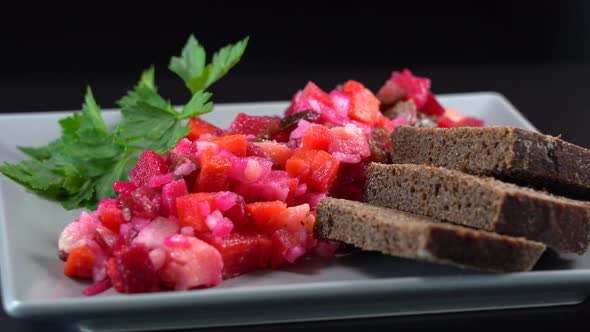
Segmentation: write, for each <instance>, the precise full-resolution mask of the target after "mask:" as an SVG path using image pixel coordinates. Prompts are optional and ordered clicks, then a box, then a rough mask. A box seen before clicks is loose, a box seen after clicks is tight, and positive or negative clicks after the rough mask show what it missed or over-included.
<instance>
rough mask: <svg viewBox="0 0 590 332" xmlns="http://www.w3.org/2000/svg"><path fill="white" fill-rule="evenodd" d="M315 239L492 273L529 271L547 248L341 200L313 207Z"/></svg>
mask: <svg viewBox="0 0 590 332" xmlns="http://www.w3.org/2000/svg"><path fill="white" fill-rule="evenodd" d="M316 211H317V218H316V223H315V227H314V233H315V235H316V236H317V237H318V238H321V239H330V240H337V241H342V242H345V243H348V244H352V245H355V246H357V247H359V248H361V249H364V250H373V251H379V252H382V253H384V254H389V255H393V256H399V257H405V258H413V259H418V260H425V261H429V262H434V263H441V264H450V265H455V266H460V267H462V268H471V269H477V270H486V271H496V272H515V271H528V270H530V269H532V268H533V266H534V265H535V263H536V262H537V261H538V259H539V257H541V254H542V253H543V251H544V250H545V245H543V244H542V243H539V242H533V241H528V240H526V239H524V238H517V237H510V236H504V235H498V234H494V233H489V232H485V231H478V230H474V229H470V228H466V227H462V226H457V225H452V224H447V223H441V222H437V221H435V220H434V219H431V218H428V217H424V216H420V215H416V214H410V213H407V212H402V211H399V210H393V209H386V208H382V207H377V206H373V205H369V204H366V203H361V202H355V201H349V200H344V199H335V198H325V199H323V200H322V201H321V202H320V204H319V205H318V207H317V210H316Z"/></svg>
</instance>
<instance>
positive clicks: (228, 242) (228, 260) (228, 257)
mask: <svg viewBox="0 0 590 332" xmlns="http://www.w3.org/2000/svg"><path fill="white" fill-rule="evenodd" d="M258 237H259V236H258V234H256V233H255V232H244V233H231V234H229V235H228V236H225V237H224V238H223V239H222V240H221V241H219V242H215V241H213V242H212V243H211V244H212V245H213V246H214V247H215V248H216V249H217V250H218V251H219V253H220V254H221V257H222V259H223V274H222V276H223V279H229V278H234V277H237V276H239V275H242V274H244V273H248V272H251V271H254V270H256V269H258V268H259V265H260V262H259V260H260V257H259V256H260V253H259V240H258Z"/></svg>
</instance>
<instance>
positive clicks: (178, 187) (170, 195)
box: [160, 179, 188, 216]
mask: <svg viewBox="0 0 590 332" xmlns="http://www.w3.org/2000/svg"><path fill="white" fill-rule="evenodd" d="M184 195H188V189H187V188H186V183H185V182H184V179H180V180H177V181H172V182H170V183H167V184H165V185H164V186H163V187H162V196H161V197H160V210H161V212H162V215H164V216H168V215H172V216H177V213H176V198H178V197H180V196H184Z"/></svg>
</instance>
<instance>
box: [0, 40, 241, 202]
mask: <svg viewBox="0 0 590 332" xmlns="http://www.w3.org/2000/svg"><path fill="white" fill-rule="evenodd" d="M247 43H248V38H246V39H244V40H242V41H240V42H239V43H237V44H235V45H228V46H226V47H224V48H222V49H221V50H220V51H219V52H218V53H216V54H215V55H214V56H213V59H212V63H210V64H207V65H205V60H206V54H205V50H204V49H203V47H202V46H201V45H200V44H199V42H198V41H197V39H196V38H194V36H191V37H190V38H189V40H188V42H187V44H186V45H185V46H184V48H183V50H182V52H181V55H180V57H173V58H172V59H171V61H170V70H172V71H173V72H175V73H176V74H178V76H180V77H181V78H182V79H183V80H184V81H185V83H186V85H187V86H188V87H189V88H190V89H191V91H192V92H193V95H192V97H191V99H190V100H189V101H188V103H186V105H184V107H182V109H181V111H180V112H178V111H177V110H176V109H174V107H172V104H171V103H170V101H168V100H166V99H164V98H163V97H162V96H160V95H159V94H158V90H157V87H156V84H155V70H154V67H153V66H152V67H150V68H149V69H147V70H146V71H144V72H143V73H142V75H141V78H140V80H139V82H138V83H137V85H136V86H135V88H134V89H133V90H131V91H129V92H128V93H127V95H125V96H124V97H123V98H121V99H120V100H119V101H118V102H117V103H118V105H119V106H120V107H121V121H120V122H119V124H118V125H117V126H116V127H115V130H114V132H111V131H110V130H109V129H108V128H107V126H106V124H105V122H104V119H103V118H102V115H101V111H100V107H99V105H98V104H97V103H96V100H95V99H94V95H93V94H92V90H91V89H90V88H87V90H86V95H85V97H84V104H83V106H82V111H81V112H76V113H74V114H72V115H71V116H68V117H66V118H64V119H61V120H59V125H60V126H61V131H62V135H61V137H59V138H58V139H56V140H54V141H52V142H49V143H48V144H47V145H45V146H41V147H18V148H19V149H20V151H22V152H23V153H25V154H26V155H28V156H29V157H31V158H32V159H30V160H24V161H21V162H19V163H16V164H13V163H8V162H4V163H2V164H0V173H2V174H4V175H5V176H7V177H8V178H10V179H12V180H14V181H15V182H17V183H19V184H21V185H23V186H25V187H26V188H28V189H29V190H31V191H33V192H35V193H37V194H39V195H40V196H42V197H45V198H48V199H51V200H55V201H59V202H61V204H62V206H63V207H64V208H66V209H74V208H80V207H86V208H88V209H95V208H96V206H97V204H98V201H99V199H101V198H107V197H113V196H114V194H115V193H114V191H113V189H112V184H113V183H114V182H115V181H128V180H129V178H128V173H129V172H130V170H131V169H132V168H133V166H134V165H135V164H136V163H137V160H138V158H139V156H140V155H141V153H142V152H143V151H144V150H145V149H151V150H153V151H155V152H157V153H161V154H162V153H166V152H168V151H169V150H170V149H172V148H173V147H174V146H175V145H176V144H177V143H178V141H179V140H180V139H181V138H183V137H185V136H186V135H187V134H188V133H189V127H188V125H187V120H188V119H190V118H192V117H196V116H199V115H201V114H204V113H207V112H211V111H212V110H213V104H212V103H211V102H210V99H211V94H210V93H208V92H205V91H203V90H204V89H206V88H207V87H209V86H210V85H211V84H213V83H214V82H215V81H217V80H218V79H219V78H220V77H222V76H223V75H225V74H226V73H227V72H228V71H229V70H230V69H231V68H232V67H233V66H234V65H235V64H236V63H237V62H238V60H239V59H240V58H241V56H242V54H243V53H244V50H245V48H246V45H247Z"/></svg>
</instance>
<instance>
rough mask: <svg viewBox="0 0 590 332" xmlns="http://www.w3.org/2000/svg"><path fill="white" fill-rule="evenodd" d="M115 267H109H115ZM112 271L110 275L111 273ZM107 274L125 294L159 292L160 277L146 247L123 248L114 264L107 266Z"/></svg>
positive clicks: (116, 256) (116, 255)
mask: <svg viewBox="0 0 590 332" xmlns="http://www.w3.org/2000/svg"><path fill="white" fill-rule="evenodd" d="M113 264H114V266H109V265H113ZM109 270H110V273H109ZM107 274H109V277H111V281H112V282H113V285H114V286H115V288H117V289H118V290H120V291H121V292H123V293H145V292H154V291H157V290H158V275H157V274H156V270H155V269H154V267H153V265H152V261H151V259H150V256H149V253H148V250H147V248H146V247H145V246H144V245H133V246H131V247H126V246H124V247H122V248H121V249H120V250H118V251H117V252H116V253H115V259H114V263H110V262H109V263H108V264H107Z"/></svg>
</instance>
